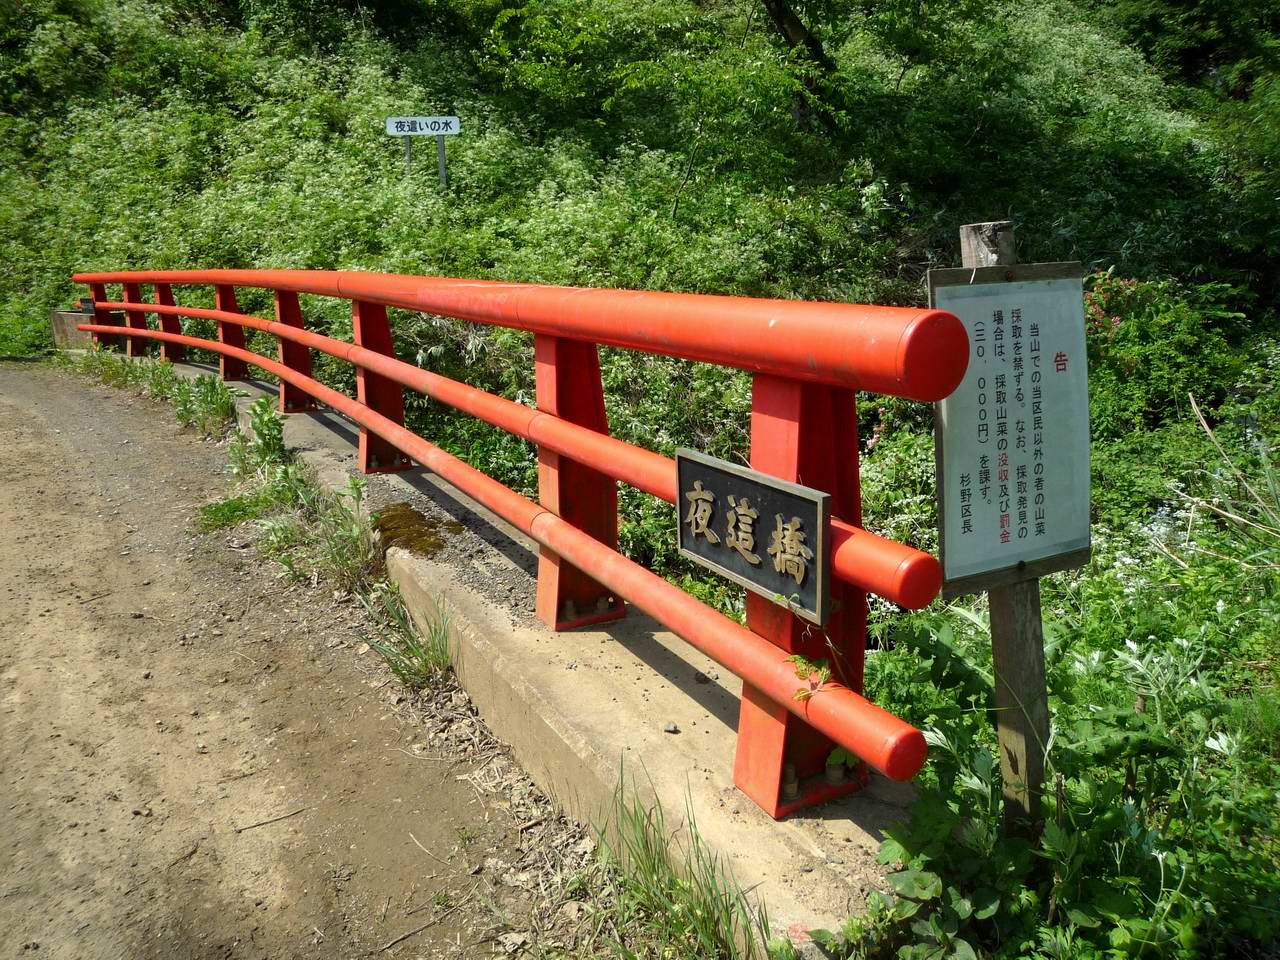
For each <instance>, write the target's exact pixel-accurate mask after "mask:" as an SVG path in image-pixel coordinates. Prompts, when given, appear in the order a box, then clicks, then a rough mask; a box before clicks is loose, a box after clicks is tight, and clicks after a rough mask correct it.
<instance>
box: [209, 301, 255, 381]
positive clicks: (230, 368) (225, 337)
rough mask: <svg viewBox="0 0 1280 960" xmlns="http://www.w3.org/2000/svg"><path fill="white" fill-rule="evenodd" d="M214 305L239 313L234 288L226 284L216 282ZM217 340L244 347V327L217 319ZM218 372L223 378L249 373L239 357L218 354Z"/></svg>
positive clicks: (243, 376)
mask: <svg viewBox="0 0 1280 960" xmlns="http://www.w3.org/2000/svg"><path fill="white" fill-rule="evenodd" d="M214 306H215V307H217V309H219V310H225V311H227V312H228V313H239V312H240V304H239V303H237V302H236V288H235V287H232V286H229V285H227V284H221V283H220V284H218V285H217V286H216V287H215V288H214ZM218 342H219V343H225V344H226V345H227V346H229V347H239V348H240V349H241V350H243V349H244V327H242V326H240V325H239V324H237V323H224V322H223V321H221V320H219V321H218ZM218 372H219V373H220V374H221V375H222V379H223V380H244V379H245V378H246V377H248V375H249V368H248V366H247V365H246V364H245V362H244V361H243V360H241V359H240V358H239V357H228V356H227V355H226V354H221V353H220V354H218Z"/></svg>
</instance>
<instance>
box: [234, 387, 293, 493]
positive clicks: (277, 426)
mask: <svg viewBox="0 0 1280 960" xmlns="http://www.w3.org/2000/svg"><path fill="white" fill-rule="evenodd" d="M227 458H228V460H229V461H230V466H231V472H232V473H233V474H235V475H236V476H237V477H240V478H242V479H243V478H246V477H251V476H257V475H262V476H264V477H267V476H268V474H269V473H270V472H271V470H272V469H273V468H274V467H276V466H277V465H281V464H285V463H288V462H289V460H290V459H291V457H290V456H289V451H288V450H287V449H286V448H285V444H284V417H282V416H281V415H280V413H279V412H278V411H277V410H276V402H275V398H274V397H259V398H258V399H257V400H255V401H253V403H252V404H250V405H249V433H248V435H247V436H246V435H245V434H244V433H242V432H240V431H238V430H237V431H236V432H235V434H233V436H232V438H231V445H230V447H229V449H228V451H227Z"/></svg>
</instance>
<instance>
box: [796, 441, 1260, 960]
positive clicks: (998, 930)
mask: <svg viewBox="0 0 1280 960" xmlns="http://www.w3.org/2000/svg"><path fill="white" fill-rule="evenodd" d="M1203 430H1204V432H1205V433H1206V434H1208V435H1209V440H1210V445H1211V447H1213V449H1215V450H1216V457H1217V459H1216V461H1205V460H1202V461H1201V462H1200V463H1198V464H1196V468H1197V469H1195V470H1194V471H1191V470H1188V471H1185V472H1186V473H1187V475H1189V476H1191V477H1192V478H1193V482H1192V483H1191V484H1190V485H1189V487H1188V492H1187V493H1186V495H1185V496H1184V497H1183V498H1181V504H1180V505H1179V506H1178V507H1177V508H1176V509H1175V510H1173V511H1167V512H1165V513H1160V514H1157V515H1156V517H1155V518H1153V519H1152V520H1150V521H1149V522H1147V523H1146V524H1144V525H1138V524H1132V525H1131V526H1130V527H1129V528H1128V529H1126V530H1124V531H1123V532H1117V533H1110V532H1108V531H1105V530H1101V531H1096V532H1095V545H1094V546H1095V559H1094V563H1093V565H1092V567H1091V568H1090V569H1089V570H1088V571H1086V572H1085V574H1084V575H1082V576H1079V577H1076V578H1074V579H1068V580H1067V581H1066V582H1065V583H1062V584H1057V583H1056V582H1055V581H1052V580H1050V581H1046V582H1045V590H1046V592H1045V603H1046V625H1045V626H1046V651H1045V653H1046V664H1047V670H1048V684H1049V690H1050V707H1051V711H1052V724H1053V728H1052V734H1051V743H1050V751H1049V764H1050V790H1049V794H1048V796H1047V797H1046V798H1045V800H1044V803H1043V806H1042V816H1043V818H1044V827H1043V831H1042V834H1041V835H1040V837H1039V838H1038V839H1037V840H1036V841H1034V842H1029V841H1027V840H1024V839H1008V838H1005V837H1003V836H1002V835H1001V831H1000V821H1001V796H1000V793H1001V788H1000V778H999V776H998V773H997V771H996V770H995V763H994V759H993V749H994V743H993V736H992V724H991V722H990V715H989V710H990V707H991V704H992V680H991V672H990V648H989V642H988V640H987V628H986V623H985V618H984V617H983V615H982V611H981V609H980V608H979V609H972V608H968V607H964V606H959V605H956V606H952V607H950V608H948V609H947V610H944V611H940V612H937V611H926V612H923V613H920V614H916V615H913V616H911V617H907V618H899V619H898V621H897V622H896V623H895V624H894V625H893V626H886V627H885V628H884V631H883V637H882V641H881V642H882V645H883V647H884V648H885V649H883V650H882V651H881V652H880V653H878V654H877V655H875V656H873V657H871V658H869V660H868V666H867V671H868V690H869V692H870V693H871V694H872V695H873V697H874V698H875V699H876V700H877V702H880V703H883V704H885V705H886V706H887V707H889V708H890V709H891V710H893V711H894V712H897V713H900V714H901V715H902V716H904V717H905V718H906V719H908V720H910V721H912V722H914V723H916V724H919V725H921V726H924V727H926V728H929V732H928V733H927V736H928V739H929V742H930V746H931V762H930V764H929V767H928V769H927V771H926V773H925V774H924V779H923V783H922V792H921V798H920V801H919V802H918V804H917V805H916V807H915V808H914V811H913V815H912V819H911V821H910V823H908V824H906V825H904V826H902V827H899V828H894V829H892V830H890V831H888V833H887V839H886V842H885V845H884V846H883V848H882V851H881V858H882V860H884V862H886V863H891V864H896V863H900V864H901V869H900V871H899V872H898V873H897V874H894V875H892V876H891V878H890V880H891V884H892V886H893V889H894V894H893V895H892V896H884V895H883V894H882V895H880V896H877V897H873V898H872V899H871V901H870V904H869V905H870V910H869V912H868V913H866V914H865V915H862V916H860V917H856V918H853V919H851V920H850V921H849V922H848V923H847V924H845V925H844V927H842V928H841V929H840V930H838V931H831V932H825V933H821V934H819V938H820V939H822V940H823V941H824V942H825V943H827V944H828V946H829V947H830V948H831V949H832V950H833V951H834V952H835V953H837V954H838V955H841V956H845V955H848V956H866V957H881V956H890V955H897V956H902V957H907V956H910V957H916V956H920V957H924V956H930V957H933V956H937V957H945V956H956V957H966V956H971V955H981V956H992V957H1010V958H1012V957H1036V958H1039V957H1046V958H1047V957H1061V956H1071V957H1095V956H1096V957H1104V956H1105V957H1119V956H1163V957H1187V958H1191V957H1199V956H1237V955H1240V956H1270V955H1272V954H1269V953H1268V952H1267V951H1268V950H1271V949H1272V948H1273V946H1274V944H1275V943H1276V942H1277V938H1280V912H1278V911H1277V909H1276V907H1277V904H1280V869H1278V868H1280V838H1277V836H1276V834H1275V831H1274V826H1273V825H1274V823H1275V822H1276V817H1277V814H1280V790H1277V781H1276V776H1275V771H1276V756H1277V750H1276V738H1275V734H1276V731H1277V715H1276V713H1277V708H1276V698H1277V682H1278V680H1280V646H1278V644H1277V637H1276V634H1275V630H1274V623H1275V618H1276V615H1277V604H1278V603H1280V569H1278V568H1277V567H1276V566H1274V563H1273V561H1274V558H1275V553H1274V551H1275V544H1276V539H1275V535H1274V534H1273V533H1272V532H1271V530H1272V521H1271V519H1270V514H1271V511H1273V510H1275V509H1276V504H1277V501H1276V499H1275V496H1274V490H1275V486H1274V483H1273V477H1274V470H1273V467H1272V463H1273V458H1272V452H1273V447H1272V444H1274V440H1265V439H1264V435H1263V434H1262V433H1261V432H1259V431H1256V430H1255V431H1254V432H1252V433H1250V432H1249V431H1247V430H1246V431H1244V432H1242V434H1241V435H1240V436H1238V437H1237V438H1236V439H1234V440H1225V439H1223V438H1222V437H1220V436H1218V433H1219V432H1220V431H1210V429H1209V427H1208V424H1207V423H1206V424H1205V425H1204V427H1203ZM1215 444H1220V445H1221V447H1220V449H1219V448H1218V447H1217V446H1214V445H1215ZM1215 508H1216V510H1217V511H1220V512H1215ZM1233 518H1234V519H1233ZM1246 565H1247V566H1246ZM1245 569H1247V570H1248V571H1250V572H1249V574H1248V576H1247V577H1244V578H1242V570H1245ZM1067 638H1069V640H1068V639H1067ZM1240 691H1248V693H1247V694H1245V695H1244V696H1243V698H1242V697H1241V696H1240V694H1239V692H1240Z"/></svg>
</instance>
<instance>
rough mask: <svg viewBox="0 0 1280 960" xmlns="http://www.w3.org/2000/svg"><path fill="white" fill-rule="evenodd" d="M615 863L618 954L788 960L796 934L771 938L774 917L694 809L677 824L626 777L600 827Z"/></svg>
mask: <svg viewBox="0 0 1280 960" xmlns="http://www.w3.org/2000/svg"><path fill="white" fill-rule="evenodd" d="M600 854H601V857H602V859H603V860H604V862H605V864H606V865H607V866H608V867H610V868H611V869H610V870H608V872H606V874H605V880H606V883H607V884H608V885H609V890H608V901H609V902H610V905H611V914H612V915H611V916H610V917H609V918H608V924H607V926H608V928H609V929H610V930H613V931H617V932H618V933H619V934H621V936H622V937H624V938H625V939H621V940H619V941H617V942H615V943H614V949H615V951H616V953H617V955H619V956H622V957H645V958H654V960H660V958H666V957H706V958H715V960H765V958H766V957H768V958H773V960H783V958H788V957H790V956H794V953H792V952H789V951H790V950H792V949H793V948H791V947H790V943H789V942H788V941H785V940H783V941H780V942H773V941H771V940H770V939H769V920H768V916H767V915H766V914H765V912H764V911H763V910H762V909H761V908H759V907H756V906H754V905H753V904H752V903H751V902H750V901H749V900H748V899H747V895H746V893H745V892H744V891H743V890H742V888H741V887H739V886H738V884H737V883H736V882H735V881H734V879H733V877H732V876H731V875H730V874H729V873H728V872H727V871H726V869H725V867H724V865H723V864H722V863H721V861H720V859H719V857H717V856H716V854H715V853H714V852H712V851H711V850H710V849H709V848H708V847H707V845H706V842H705V841H704V840H703V839H702V835H701V834H700V833H699V832H698V828H697V824H696V823H695V818H694V812H693V810H692V808H690V809H689V810H688V811H687V812H686V817H685V821H684V823H683V824H679V825H676V826H675V827H672V826H671V825H669V824H668V823H667V819H666V814H665V812H664V811H663V808H662V806H661V805H660V804H655V803H653V802H652V801H651V800H649V799H648V798H647V797H645V796H642V795H641V794H640V792H639V791H638V790H637V789H636V788H635V787H634V786H632V785H630V784H629V782H628V781H627V779H626V777H625V776H620V777H619V781H618V786H617V788H616V790H615V791H614V799H613V811H612V815H611V817H610V818H609V822H608V823H607V825H606V826H605V827H604V829H603V830H602V831H601V834H600Z"/></svg>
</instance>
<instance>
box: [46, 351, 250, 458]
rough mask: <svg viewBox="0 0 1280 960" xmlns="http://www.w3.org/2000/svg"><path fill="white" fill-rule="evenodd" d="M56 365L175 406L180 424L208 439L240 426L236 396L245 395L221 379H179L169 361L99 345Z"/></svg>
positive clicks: (61, 358) (59, 357)
mask: <svg viewBox="0 0 1280 960" xmlns="http://www.w3.org/2000/svg"><path fill="white" fill-rule="evenodd" d="M55 362H56V363H58V365H60V366H63V367H65V368H67V369H70V370H72V371H73V372H75V373H79V374H81V375H83V376H86V377H89V378H91V379H94V380H97V381H98V382H99V383H103V384H106V385H107V386H109V387H121V388H124V389H130V390H134V391H135V392H137V393H140V394H142V395H144V396H147V397H150V398H151V399H152V400H163V401H168V402H169V403H171V404H172V405H173V412H174V415H175V416H176V417H177V419H178V423H180V424H182V426H184V427H190V428H192V429H194V430H195V431H196V432H197V433H199V434H201V435H202V436H205V437H211V438H214V439H221V438H223V437H225V436H227V434H229V433H231V431H232V429H233V428H234V427H235V424H236V397H237V396H240V395H241V394H239V393H238V391H235V390H233V389H231V388H230V387H228V386H227V385H226V384H225V383H223V382H222V380H220V379H219V378H218V377H214V376H209V375H208V374H201V375H200V376H198V377H193V378H186V377H179V376H178V375H177V373H176V372H175V371H174V369H173V364H171V363H170V362H169V361H167V360H153V359H150V358H140V359H137V360H130V359H129V358H127V357H125V356H123V355H121V354H119V353H115V352H114V351H112V350H108V349H104V348H102V347H99V346H96V345H95V346H94V347H93V348H91V349H89V350H86V351H85V352H84V353H81V354H79V355H75V356H73V355H71V354H66V353H60V354H57V355H56V360H55Z"/></svg>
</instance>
